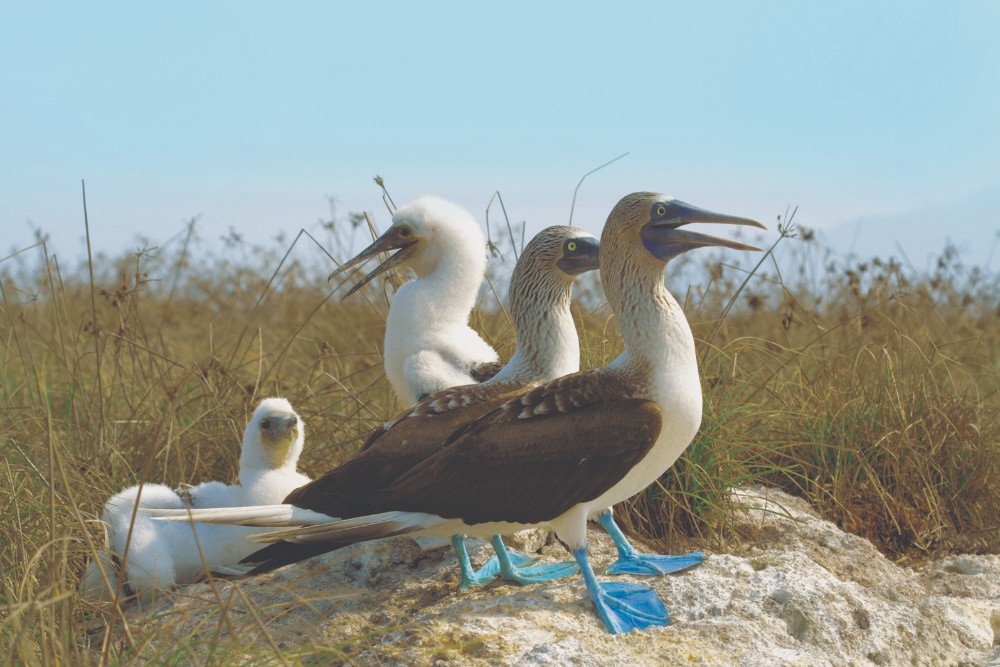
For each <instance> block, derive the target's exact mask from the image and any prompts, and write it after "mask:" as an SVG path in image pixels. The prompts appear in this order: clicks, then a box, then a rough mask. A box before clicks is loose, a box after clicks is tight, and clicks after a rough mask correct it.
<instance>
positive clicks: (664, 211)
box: [656, 204, 667, 216]
mask: <svg viewBox="0 0 1000 667" xmlns="http://www.w3.org/2000/svg"><path fill="white" fill-rule="evenodd" d="M666 214H667V207H666V206H664V205H663V204H659V205H657V207H656V215H658V216H664V215H666Z"/></svg>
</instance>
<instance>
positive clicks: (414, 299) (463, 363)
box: [330, 197, 503, 405]
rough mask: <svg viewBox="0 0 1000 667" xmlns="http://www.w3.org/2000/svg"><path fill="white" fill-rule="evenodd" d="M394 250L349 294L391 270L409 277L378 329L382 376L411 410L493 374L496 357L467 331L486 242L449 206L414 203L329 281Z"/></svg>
mask: <svg viewBox="0 0 1000 667" xmlns="http://www.w3.org/2000/svg"><path fill="white" fill-rule="evenodd" d="M393 250H395V251H396V252H395V253H394V254H393V255H391V256H390V257H389V258H388V259H387V260H385V261H384V262H382V263H381V264H379V265H378V266H377V267H375V269H373V270H372V271H371V272H370V273H368V274H367V275H366V276H365V277H364V278H362V279H361V280H360V281H359V282H358V283H357V284H356V285H354V287H352V288H351V290H350V292H348V295H350V294H352V293H354V292H355V291H357V290H358V289H360V288H361V287H362V286H364V285H366V284H367V283H368V282H369V281H370V280H372V279H373V278H374V277H375V276H378V275H380V274H382V273H384V272H385V271H388V270H389V269H392V268H397V269H409V270H411V271H412V272H413V273H414V275H415V276H416V279H415V280H411V281H409V282H407V283H405V284H403V285H402V286H401V287H400V288H399V289H398V290H397V291H396V294H395V296H393V299H392V305H391V306H390V308H389V315H388V316H387V318H386V323H385V345H384V351H383V355H384V357H385V374H386V377H388V378H389V383H390V384H391V385H392V388H393V391H395V393H396V396H398V397H399V399H400V401H402V402H403V403H404V404H405V405H411V404H413V403H416V402H417V401H419V400H422V399H424V398H426V397H427V396H429V395H431V394H433V393H435V392H438V391H441V390H442V389H447V388H448V387H456V386H459V385H466V384H471V383H474V382H482V381H483V380H486V379H488V378H489V377H491V376H492V375H493V374H495V373H496V372H497V371H498V370H500V368H501V367H502V365H503V364H501V363H500V362H499V357H498V356H497V353H496V351H495V350H494V349H493V348H492V347H490V346H489V345H488V344H487V343H486V341H484V340H483V339H482V337H481V336H480V335H479V334H478V333H476V331H475V330H473V329H472V328H471V327H470V326H469V314H470V313H471V312H472V307H473V306H474V305H475V303H476V297H477V295H478V293H479V288H480V286H481V285H482V283H483V276H484V274H485V272H486V240H485V239H484V238H483V234H482V232H481V231H480V230H479V225H478V224H477V223H476V221H475V219H474V218H473V217H472V216H471V215H470V214H469V213H468V212H467V211H466V210H464V209H463V208H461V207H460V206H458V205H456V204H453V203H451V202H448V201H445V200H443V199H438V198H436V197H421V198H419V199H417V200H415V201H413V202H411V203H409V204H407V205H405V206H401V207H399V208H398V209H397V210H396V212H395V214H393V216H392V226H390V227H389V229H387V230H386V231H385V233H384V234H382V236H380V237H379V238H378V239H376V240H375V242H374V243H372V244H371V245H370V246H368V247H367V248H365V249H364V250H362V251H361V252H360V253H359V254H358V255H357V256H355V257H354V258H352V259H350V260H348V261H346V262H344V263H343V264H342V265H341V266H340V267H339V268H338V269H337V270H336V271H334V272H333V273H332V274H331V275H330V278H331V279H333V278H335V277H336V276H338V275H341V274H343V273H344V272H346V271H348V270H349V269H351V268H353V267H355V266H357V265H359V264H361V263H363V262H365V261H367V260H369V259H371V258H372V257H375V256H377V255H379V254H380V253H383V252H391V251H393Z"/></svg>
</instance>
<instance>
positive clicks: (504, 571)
mask: <svg viewBox="0 0 1000 667" xmlns="http://www.w3.org/2000/svg"><path fill="white" fill-rule="evenodd" d="M490 544H492V545H493V549H494V551H496V552H497V560H498V566H499V568H500V576H502V577H503V578H504V579H506V580H507V581H514V582H517V583H519V584H522V585H524V584H537V583H539V582H542V581H551V580H552V579H562V578H563V577H568V576H570V575H572V574H576V573H577V572H578V571H579V570H580V568H579V567H578V566H577V564H576V563H573V562H568V563H551V564H548V563H546V564H538V565H526V564H525V563H523V562H522V563H518V562H517V561H516V560H515V559H514V556H516V555H517V554H512V553H511V552H510V551H508V550H507V547H506V546H504V543H503V540H502V539H500V536H499V535H494V536H493V537H492V538H491V539H490ZM521 558H523V556H522V557H521ZM520 565H526V566H525V567H518V566H520Z"/></svg>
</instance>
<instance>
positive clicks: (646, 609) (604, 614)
mask: <svg viewBox="0 0 1000 667" xmlns="http://www.w3.org/2000/svg"><path fill="white" fill-rule="evenodd" d="M591 598H593V600H594V604H595V605H596V606H597V613H598V614H600V616H601V618H602V619H603V620H604V624H605V625H607V626H608V629H609V630H611V632H612V634H616V635H617V634H619V633H622V632H631V631H632V630H643V629H645V628H648V627H649V626H651V625H652V626H663V625H668V624H669V623H670V613H669V612H668V611H667V608H666V607H665V606H663V601H662V600H660V597H659V596H658V595H657V594H656V591H654V590H653V589H652V588H648V587H646V586H642V585H640V584H627V583H625V582H621V581H617V582H612V583H608V584H598V592H597V595H591Z"/></svg>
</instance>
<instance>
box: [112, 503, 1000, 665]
mask: <svg viewBox="0 0 1000 667" xmlns="http://www.w3.org/2000/svg"><path fill="white" fill-rule="evenodd" d="M735 500H736V502H737V503H738V504H740V505H742V506H745V507H746V510H745V511H741V512H740V513H739V515H738V516H739V521H740V522H741V525H739V526H737V528H738V529H739V532H740V533H741V534H748V535H750V537H747V538H745V539H743V540H741V542H740V543H739V544H734V545H733V547H732V549H729V550H728V552H727V553H718V554H714V553H710V554H709V557H708V559H707V560H706V562H705V563H704V564H702V565H700V566H698V567H696V568H694V569H692V570H689V571H687V572H683V573H679V574H676V575H672V576H666V577H656V578H647V577H642V578H640V577H623V578H622V580H625V581H633V582H638V583H645V584H648V585H651V586H653V587H654V588H655V589H656V590H657V592H658V593H659V595H660V597H661V598H662V599H663V601H664V602H665V603H666V605H667V608H668V609H669V610H670V613H671V616H672V622H671V625H670V626H669V627H666V628H656V629H651V630H647V631H645V632H642V633H632V634H629V635H623V636H618V637H613V636H612V635H610V634H608V633H607V632H606V631H605V629H604V626H603V625H602V624H601V622H600V620H599V619H598V618H597V616H596V614H595V613H594V610H593V607H592V605H591V603H590V601H589V600H588V599H587V598H586V593H585V590H584V584H583V580H582V578H581V577H579V576H576V577H570V578H567V579H563V580H561V581H556V582H550V583H547V584H541V585H535V586H531V587H525V588H522V587H520V586H517V585H514V584H508V583H505V582H497V583H493V584H491V585H489V586H486V587H482V588H479V589H475V590H470V591H458V590H456V585H457V583H458V569H457V567H456V566H455V562H454V558H453V557H452V554H451V552H450V551H449V550H447V549H445V548H436V547H435V544H433V543H428V541H422V542H421V543H417V542H416V541H414V540H411V539H408V538H397V539H395V540H386V541H381V542H376V543H370V544H364V545H355V546H353V547H349V548H346V549H342V550H340V551H337V552H333V553H330V554H327V555H326V556H323V557H320V558H316V559H312V560H309V561H306V562H304V563H299V564H297V565H293V566H290V567H287V568H284V569H282V570H279V571H276V572H274V573H270V574H268V575H264V576H261V577H257V578H250V579H244V580H240V581H216V582H214V583H213V584H208V583H203V584H199V585H197V586H190V587H187V588H185V589H181V590H180V591H177V592H176V593H173V594H169V595H164V596H161V597H160V598H159V599H158V600H155V601H154V602H153V603H152V604H146V605H133V606H132V607H130V608H127V609H126V610H125V612H126V618H127V619H128V621H129V623H130V624H131V625H132V627H133V628H136V629H139V630H140V631H141V630H142V629H149V627H150V624H154V625H156V626H158V627H159V628H160V630H161V632H160V633H157V635H156V637H157V639H156V641H157V642H158V643H161V642H164V641H167V640H168V639H171V640H173V641H176V642H190V641H191V640H192V639H193V638H195V637H199V638H201V639H207V638H209V637H212V636H214V635H215V634H217V633H219V634H220V638H221V639H222V640H223V641H226V640H227V639H230V640H231V639H232V638H233V637H232V635H233V634H235V635H236V636H237V637H238V642H239V649H238V650H237V652H236V653H235V654H231V655H230V660H232V661H240V660H245V661H247V662H254V663H260V662H262V661H268V658H269V657H270V659H271V660H273V659H274V656H275V650H277V651H278V653H279V654H281V655H282V656H283V657H284V658H285V659H286V660H288V662H295V661H296V660H298V659H300V658H302V657H304V656H306V655H317V654H318V655H319V656H320V658H319V662H321V663H323V664H339V663H347V664H361V665H376V664H377V665H386V664H388V665H392V664H441V665H497V664H502V665H503V664H516V665H550V664H551V665H564V664H565V665H619V664H620V665H871V664H875V665H986V664H989V665H1000V556H996V555H993V556H952V557H948V558H944V559H941V560H939V561H935V562H932V563H929V564H927V565H925V566H923V567H922V568H921V569H919V570H910V569H906V568H900V567H898V566H897V565H895V564H893V563H892V562H891V561H889V560H887V559H885V558H884V557H883V556H882V555H881V554H880V553H879V552H878V551H877V550H876V549H875V547H874V546H872V544H871V543H870V542H868V541H867V540H865V539H863V538H860V537H857V536H854V535H849V534H847V533H844V532H842V531H840V530H839V529H838V528H837V527H836V526H834V525H833V524H832V523H830V522H828V521H825V520H823V519H820V518H819V517H818V516H817V515H816V513H815V512H814V511H813V510H812V508H810V507H809V506H808V504H806V503H805V502H804V501H802V500H800V499H797V498H794V497H792V496H789V495H787V494H784V493H782V492H780V491H776V490H773V489H765V488H762V487H755V488H753V489H748V490H744V491H741V492H739V493H738V494H736V499H735ZM525 540H526V541H525ZM590 540H591V554H592V557H593V561H594V565H595V570H596V571H597V573H598V576H599V577H601V578H602V579H605V580H607V579H611V577H607V576H606V575H604V574H603V571H604V569H605V568H606V567H607V566H608V565H609V564H610V563H611V562H612V561H613V560H614V557H615V552H614V547H613V545H612V544H611V540H610V539H609V538H608V537H607V536H606V535H605V534H604V533H603V532H601V531H599V530H592V531H591V534H590ZM511 543H512V546H513V547H514V548H519V549H520V550H522V551H525V550H528V551H533V550H535V549H540V550H541V558H543V559H545V560H567V559H568V554H566V552H565V550H564V549H563V548H562V547H561V546H560V545H559V544H557V543H551V542H550V543H548V544H546V543H545V540H544V538H541V539H540V534H539V533H534V534H531V533H529V534H527V535H526V536H525V535H522V536H521V541H520V543H519V541H518V539H512V540H511ZM438 544H441V543H440V542H439V543H438ZM637 546H639V545H637ZM473 554H474V555H473V558H474V559H476V558H478V560H479V562H482V561H483V560H484V559H485V558H486V557H487V555H488V550H487V548H485V547H484V546H483V545H480V546H479V547H478V548H477V549H476V550H474V551H473ZM213 587H214V588H213ZM220 603H221V604H222V605H223V606H224V607H225V608H226V609H227V610H228V611H227V613H226V617H227V619H228V623H220V620H219V619H220V614H219V608H220ZM206 643H207V642H206ZM320 647H325V648H320ZM151 648H155V646H154V647H151Z"/></svg>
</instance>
